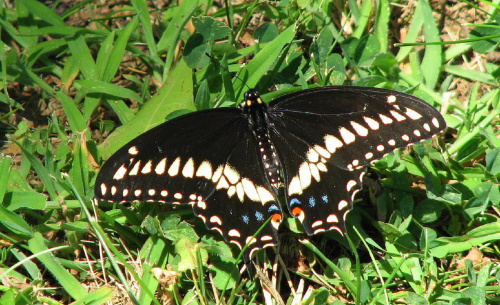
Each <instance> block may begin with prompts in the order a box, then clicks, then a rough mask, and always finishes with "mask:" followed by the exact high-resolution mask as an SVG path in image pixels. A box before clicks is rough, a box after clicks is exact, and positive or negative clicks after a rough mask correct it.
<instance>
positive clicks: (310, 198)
mask: <svg viewBox="0 0 500 305" xmlns="http://www.w3.org/2000/svg"><path fill="white" fill-rule="evenodd" d="M315 205H316V199H314V197H309V206H310V207H311V208H314V206H315Z"/></svg>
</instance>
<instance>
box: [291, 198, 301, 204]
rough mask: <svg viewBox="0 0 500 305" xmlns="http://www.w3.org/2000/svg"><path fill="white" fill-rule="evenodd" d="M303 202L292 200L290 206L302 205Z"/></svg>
mask: <svg viewBox="0 0 500 305" xmlns="http://www.w3.org/2000/svg"><path fill="white" fill-rule="evenodd" d="M301 204H302V202H300V200H298V199H297V198H292V199H291V200H290V206H293V205H301Z"/></svg>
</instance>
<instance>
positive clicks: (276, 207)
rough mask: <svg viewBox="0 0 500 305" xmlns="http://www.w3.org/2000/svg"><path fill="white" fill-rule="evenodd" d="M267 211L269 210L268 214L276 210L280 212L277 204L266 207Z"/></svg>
mask: <svg viewBox="0 0 500 305" xmlns="http://www.w3.org/2000/svg"><path fill="white" fill-rule="evenodd" d="M267 211H268V212H269V214H273V213H274V212H276V211H279V212H281V210H280V208H278V206H277V205H275V204H273V205H271V206H270V207H269V209H267Z"/></svg>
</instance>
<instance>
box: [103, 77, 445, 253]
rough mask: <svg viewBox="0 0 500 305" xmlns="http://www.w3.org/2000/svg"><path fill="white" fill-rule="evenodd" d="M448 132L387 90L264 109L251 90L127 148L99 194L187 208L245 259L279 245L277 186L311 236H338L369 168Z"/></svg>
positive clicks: (437, 117)
mask: <svg viewBox="0 0 500 305" xmlns="http://www.w3.org/2000/svg"><path fill="white" fill-rule="evenodd" d="M445 127H446V123H445V121H444V119H443V117H442V116H441V114H440V113H439V112H438V111H437V110H436V109H434V108H433V107H431V106H430V105H429V104H427V103H426V102H424V101H422V100H420V99H418V98H416V97H413V96H411V95H408V94H405V93H401V92H396V91H391V90H385V89H377V88H368V87H354V86H332V87H318V88H312V89H307V90H302V91H297V92H294V93H291V94H287V95H284V96H281V97H279V98H277V99H275V100H273V101H272V102H271V103H270V104H269V106H268V105H267V104H265V103H264V102H263V101H262V99H261V98H260V96H259V93H258V92H257V91H255V90H249V91H248V92H247V93H246V94H245V100H244V101H243V103H241V104H240V107H239V108H218V109H210V110H204V111H199V112H194V113H190V114H187V115H183V116H181V117H178V118H175V119H173V120H171V121H168V122H166V123H163V124H161V125H159V126H157V127H155V128H153V129H151V130H149V131H147V132H146V133H144V134H142V135H141V136H139V137H137V138H135V139H134V140H132V141H131V142H130V143H128V144H127V145H125V146H124V147H122V148H121V149H120V150H118V151H117V152H116V153H115V154H114V155H113V156H112V157H111V158H110V159H109V160H108V161H107V162H106V163H105V164H104V166H103V167H102V169H101V171H100V173H99V175H98V177H97V181H96V188H95V193H96V197H97V198H98V199H103V200H108V201H117V202H128V201H142V202H144V201H146V202H150V201H154V202H161V203H171V204H190V205H192V206H193V210H194V213H195V214H196V215H197V216H198V217H200V218H202V219H203V221H204V222H205V224H206V226H207V227H208V228H210V229H214V230H217V231H219V232H220V233H221V234H222V235H223V236H224V239H225V240H226V241H228V242H231V243H234V244H236V245H237V246H238V247H239V248H242V247H243V246H244V245H245V244H249V247H248V250H247V253H246V256H245V258H246V260H248V259H249V258H250V257H251V256H252V253H253V252H255V251H256V250H258V249H261V248H264V247H267V246H273V245H277V243H278V238H277V230H278V227H279V225H280V223H281V221H282V219H283V214H282V209H281V206H280V203H279V202H278V198H277V194H278V191H279V189H280V188H281V187H283V189H284V194H285V198H286V205H287V207H288V211H289V212H290V214H291V215H292V216H293V217H297V218H298V219H299V220H300V221H301V222H302V225H303V226H304V230H305V231H306V232H307V233H308V234H316V233H319V232H324V231H327V230H337V231H338V232H340V233H341V234H343V233H344V232H345V217H346V215H347V213H348V212H349V211H350V210H351V208H352V201H353V197H354V195H355V194H356V192H357V191H359V190H360V189H361V180H362V177H363V175H364V174H365V171H366V168H365V167H366V166H367V165H368V164H370V163H371V162H373V161H375V160H377V159H380V158H381V157H383V156H384V155H386V154H388V153H390V152H392V151H393V150H394V149H396V148H399V147H405V146H408V145H409V144H411V143H415V142H419V141H422V140H425V139H428V138H430V137H432V136H433V135H435V134H437V133H439V132H441V131H442V130H443V129H444V128H445ZM269 218H271V221H270V222H269V223H268V224H267V225H266V226H265V227H264V228H263V230H262V231H261V232H260V234H259V235H258V236H256V237H253V235H254V234H255V233H256V231H257V230H258V229H259V227H261V226H262V225H263V224H264V223H265V222H266V221H267V220H268V219H269Z"/></svg>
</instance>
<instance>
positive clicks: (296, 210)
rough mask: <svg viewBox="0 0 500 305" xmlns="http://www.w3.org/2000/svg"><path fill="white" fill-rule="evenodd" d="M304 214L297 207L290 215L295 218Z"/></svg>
mask: <svg viewBox="0 0 500 305" xmlns="http://www.w3.org/2000/svg"><path fill="white" fill-rule="evenodd" d="M302 214H304V210H302V209H301V208H299V207H294V208H293V209H292V215H293V216H295V217H299V216H300V215H302Z"/></svg>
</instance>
